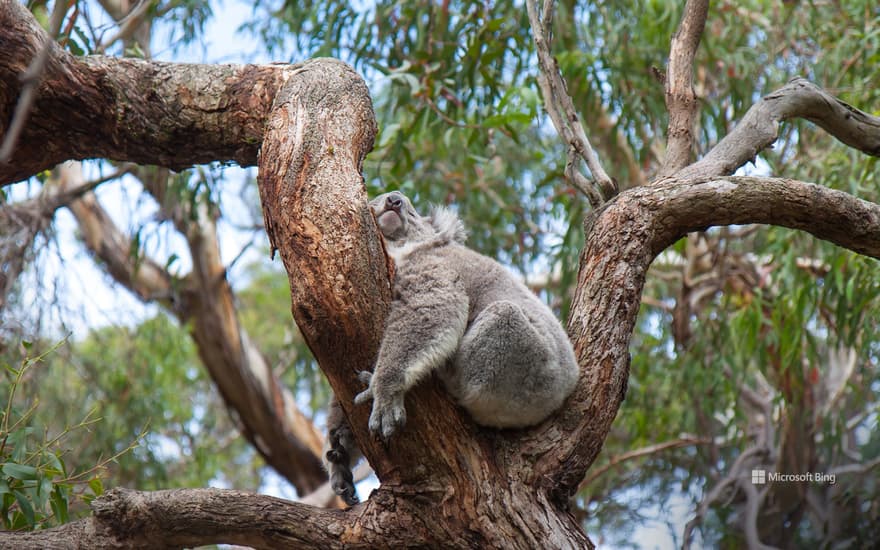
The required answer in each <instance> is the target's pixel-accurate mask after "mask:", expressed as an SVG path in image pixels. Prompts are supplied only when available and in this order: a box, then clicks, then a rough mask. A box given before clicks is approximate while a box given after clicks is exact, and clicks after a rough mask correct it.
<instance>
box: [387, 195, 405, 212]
mask: <svg viewBox="0 0 880 550" xmlns="http://www.w3.org/2000/svg"><path fill="white" fill-rule="evenodd" d="M385 205H386V206H387V208H393V209H394V210H400V207H401V205H403V200H402V199H401V198H400V195H388V198H387V199H385Z"/></svg>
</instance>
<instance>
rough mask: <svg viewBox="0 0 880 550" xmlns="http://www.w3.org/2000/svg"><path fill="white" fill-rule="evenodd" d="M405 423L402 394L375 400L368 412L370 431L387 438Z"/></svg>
mask: <svg viewBox="0 0 880 550" xmlns="http://www.w3.org/2000/svg"><path fill="white" fill-rule="evenodd" d="M404 424H406V408H405V407H404V405H403V396H401V397H395V398H392V399H389V400H387V401H386V400H377V401H375V402H374V403H373V412H372V413H370V431H371V432H373V434H375V435H377V436H380V437H382V439H384V440H386V441H387V440H388V439H390V438H391V436H393V435H394V434H395V433H397V432H398V431H400V429H401V428H403V425H404Z"/></svg>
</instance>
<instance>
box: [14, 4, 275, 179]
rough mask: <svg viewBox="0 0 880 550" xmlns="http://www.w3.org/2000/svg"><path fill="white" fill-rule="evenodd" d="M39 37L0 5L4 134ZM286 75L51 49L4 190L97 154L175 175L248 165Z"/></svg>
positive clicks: (28, 22) (271, 68) (22, 11)
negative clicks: (201, 167) (209, 166)
mask: <svg viewBox="0 0 880 550" xmlns="http://www.w3.org/2000/svg"><path fill="white" fill-rule="evenodd" d="M44 37H45V33H44V32H43V31H42V29H41V28H40V27H39V25H38V24H37V22H36V21H35V20H34V18H33V17H32V16H31V15H30V13H29V12H28V11H27V10H26V8H25V6H24V5H22V4H21V3H20V2H17V1H14V0H2V1H0V51H2V52H3V55H2V56H0V135H2V134H5V133H6V130H7V128H8V127H9V125H10V123H11V119H12V113H13V112H14V110H15V106H16V103H17V101H18V97H19V94H20V92H21V88H22V82H21V80H20V78H21V76H22V75H23V74H24V72H25V71H26V70H27V67H28V64H29V63H30V61H31V59H32V58H33V57H34V56H35V55H36V54H37V53H38V52H39V51H40V49H41V48H43V44H44V41H43V39H44ZM284 75H285V72H284V67H283V66H278V65H265V66H260V65H189V64H181V63H159V62H147V61H142V60H137V59H119V58H112V57H103V56H88V57H73V56H72V55H70V54H69V53H67V52H65V51H63V50H61V48H60V47H58V46H57V45H56V44H55V43H54V42H52V43H50V45H49V57H48V60H47V62H46V66H45V70H44V72H43V75H42V80H41V82H40V84H39V86H38V88H37V98H36V101H35V103H34V106H33V109H32V110H31V111H30V113H29V118H28V121H27V124H26V126H25V128H24V131H23V133H22V135H21V136H20V138H19V140H18V145H17V147H16V149H15V151H14V153H13V160H12V161H10V162H9V163H7V164H4V165H0V185H6V184H9V183H12V182H15V181H19V180H22V179H24V178H27V177H29V176H32V175H34V174H36V173H38V172H41V171H43V170H47V169H49V168H52V167H53V166H55V165H56V164H58V163H59V162H62V161H65V160H74V159H86V158H96V157H97V158H110V159H114V160H120V161H124V160H127V161H132V162H137V163H140V164H159V165H162V166H166V167H169V168H172V169H182V168H186V167H189V166H192V165H193V164H198V163H206V162H212V161H235V162H237V163H238V164H240V165H242V166H249V165H253V164H255V163H256V160H257V151H258V150H259V146H260V142H261V140H262V137H263V129H264V128H265V122H266V116H267V114H268V112H269V108H270V107H271V104H272V100H273V98H274V94H275V92H276V91H277V89H278V88H279V87H280V85H281V83H282V80H283V78H285V76H284Z"/></svg>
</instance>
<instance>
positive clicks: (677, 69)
mask: <svg viewBox="0 0 880 550" xmlns="http://www.w3.org/2000/svg"><path fill="white" fill-rule="evenodd" d="M708 13H709V1H708V0H688V2H687V3H686V4H685V6H684V13H683V14H682V17H681V23H680V24H679V27H678V30H677V31H676V32H675V35H674V36H673V37H672V46H671V47H670V49H669V64H668V65H667V68H666V109H667V110H668V111H669V130H668V136H667V147H666V158H665V159H664V161H663V167H662V168H661V170H660V175H661V176H665V175H669V174H674V173H675V172H677V171H678V170H680V169H681V168H683V167H685V166H687V165H688V164H689V163H690V158H691V151H692V150H693V146H694V126H695V125H696V120H697V115H698V114H699V103H698V101H697V95H696V94H695V93H694V56H695V55H696V53H697V47H698V46H699V45H700V37H701V36H702V35H703V28H704V27H705V26H706V16H707V14H708Z"/></svg>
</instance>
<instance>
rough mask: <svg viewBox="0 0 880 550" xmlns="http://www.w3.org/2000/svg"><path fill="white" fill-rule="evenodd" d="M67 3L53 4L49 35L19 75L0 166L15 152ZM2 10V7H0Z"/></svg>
mask: <svg viewBox="0 0 880 550" xmlns="http://www.w3.org/2000/svg"><path fill="white" fill-rule="evenodd" d="M67 8H68V3H67V2H61V1H59V2H55V5H54V6H52V17H51V18H50V20H49V34H46V33H43V34H42V35H41V38H42V39H43V45H42V46H41V47H40V48H39V50H38V51H37V54H36V55H35V56H34V58H33V60H32V61H31V62H30V64H29V65H28V67H27V70H26V71H25V72H24V73H22V74H21V85H22V87H21V94H20V95H19V97H18V102H17V103H16V105H15V113H14V114H13V115H12V121H11V122H10V124H9V127H8V128H5V129H4V132H3V144H2V145H0V165H3V164H6V163H8V162H9V160H10V157H11V155H12V152H13V151H14V150H15V144H16V142H17V141H18V136H20V135H21V131H22V130H23V129H24V127H25V122H27V119H28V115H30V112H31V109H32V108H33V105H34V100H35V99H36V96H37V85H38V84H39V83H40V80H41V79H42V78H43V72H44V70H45V68H46V61H47V60H48V59H49V52H50V51H51V50H52V48H53V47H57V46H55V42H54V38H55V37H56V36H58V31H60V30H61V24H62V23H63V22H64V14H65V13H66V12H67ZM0 9H2V6H0Z"/></svg>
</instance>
